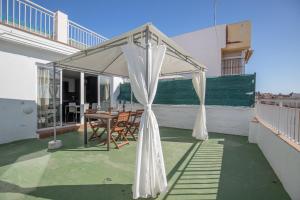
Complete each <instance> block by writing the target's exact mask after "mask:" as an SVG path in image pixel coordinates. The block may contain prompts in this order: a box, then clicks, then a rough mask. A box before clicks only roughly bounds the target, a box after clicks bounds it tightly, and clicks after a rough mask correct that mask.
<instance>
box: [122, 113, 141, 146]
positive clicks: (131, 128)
mask: <svg viewBox="0 0 300 200" xmlns="http://www.w3.org/2000/svg"><path fill="white" fill-rule="evenodd" d="M143 112H144V110H136V112H135V115H134V117H133V120H132V121H130V122H128V125H127V131H126V134H125V136H127V135H128V134H130V135H131V136H132V137H133V139H134V140H136V136H135V133H136V132H137V131H138V130H139V128H140V122H141V117H142V115H143Z"/></svg>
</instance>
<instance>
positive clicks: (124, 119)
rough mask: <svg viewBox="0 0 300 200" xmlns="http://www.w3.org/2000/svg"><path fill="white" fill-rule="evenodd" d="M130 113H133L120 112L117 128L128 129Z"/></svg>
mask: <svg viewBox="0 0 300 200" xmlns="http://www.w3.org/2000/svg"><path fill="white" fill-rule="evenodd" d="M130 113H131V112H119V114H118V117H117V121H116V122H115V127H126V126H127V124H128V121H129V118H130ZM115 127H114V128H115Z"/></svg>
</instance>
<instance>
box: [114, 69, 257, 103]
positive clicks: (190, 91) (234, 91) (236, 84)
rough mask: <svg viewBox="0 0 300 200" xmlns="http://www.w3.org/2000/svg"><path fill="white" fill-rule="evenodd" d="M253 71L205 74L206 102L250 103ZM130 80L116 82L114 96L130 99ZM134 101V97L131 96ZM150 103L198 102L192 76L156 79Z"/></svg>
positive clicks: (253, 84) (252, 90) (253, 83)
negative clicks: (211, 75) (116, 90)
mask: <svg viewBox="0 0 300 200" xmlns="http://www.w3.org/2000/svg"><path fill="white" fill-rule="evenodd" d="M255 76H256V75H255V74H251V75H236V76H223V77H216V78H207V82H206V102H205V104H206V105H222V106H249V107H250V106H253V105H254V97H255ZM130 89H131V88H130V84H129V83H124V84H121V85H120V95H119V96H118V100H120V101H130ZM133 101H135V102H136V99H135V98H134V100H133ZM154 104H173V105H182V104H185V105H199V99H198V96H197V94H196V92H195V90H194V87H193V84H192V80H191V79H187V80H160V81H159V83H158V88H157V93H156V96H155V99H154Z"/></svg>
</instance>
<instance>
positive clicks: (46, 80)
mask: <svg viewBox="0 0 300 200" xmlns="http://www.w3.org/2000/svg"><path fill="white" fill-rule="evenodd" d="M60 73H61V72H60V70H57V71H56V74H55V79H56V81H55V86H56V94H55V97H56V98H55V99H56V121H57V125H59V124H60V112H59V110H60ZM37 78H38V82H37V84H38V91H37V93H38V94H37V115H38V116H37V120H38V121H37V126H38V128H39V129H40V128H48V127H53V122H54V121H53V119H54V115H53V113H54V109H53V98H52V97H53V95H54V91H53V70H52V69H51V68H46V67H38V77H37Z"/></svg>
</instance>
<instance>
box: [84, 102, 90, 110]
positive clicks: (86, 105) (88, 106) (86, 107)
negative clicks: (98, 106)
mask: <svg viewBox="0 0 300 200" xmlns="http://www.w3.org/2000/svg"><path fill="white" fill-rule="evenodd" d="M89 108H90V104H89V103H85V104H84V105H83V112H85V111H86V110H88V109H89Z"/></svg>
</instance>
